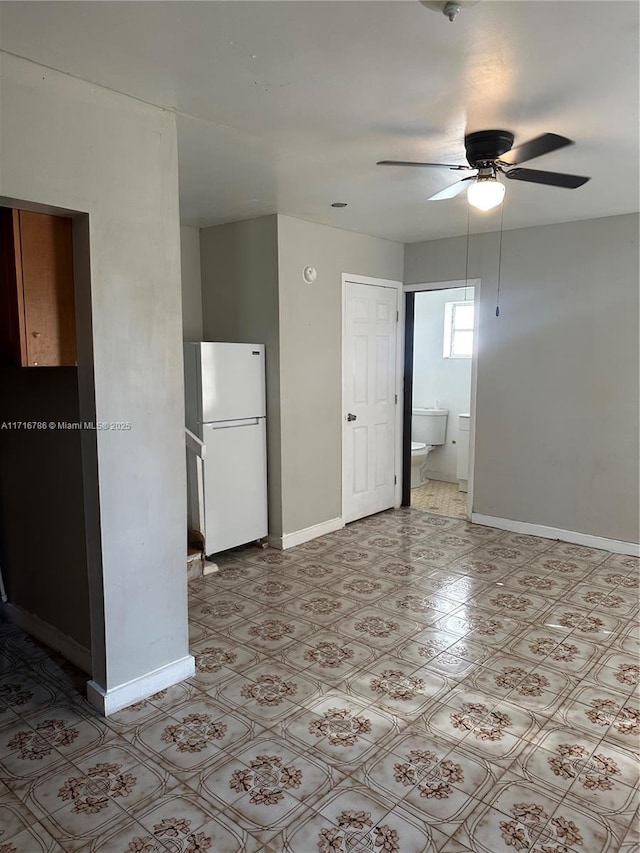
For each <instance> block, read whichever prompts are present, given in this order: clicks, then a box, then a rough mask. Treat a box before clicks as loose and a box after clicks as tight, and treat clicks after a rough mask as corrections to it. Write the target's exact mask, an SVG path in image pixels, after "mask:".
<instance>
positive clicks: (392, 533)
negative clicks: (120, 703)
mask: <svg viewBox="0 0 640 853" xmlns="http://www.w3.org/2000/svg"><path fill="white" fill-rule="evenodd" d="M190 593H191V599H190V628H191V642H192V649H193V652H194V654H195V656H196V661H197V674H196V676H195V677H194V678H193V679H192V680H191V681H189V682H186V683H183V684H180V685H177V686H175V687H173V688H171V689H169V690H163V691H161V692H160V693H157V694H156V695H155V696H152V697H151V699H149V700H147V701H144V702H139V703H137V704H136V705H133V706H131V707H130V708H128V709H126V710H124V711H121V712H120V713H118V714H116V715H115V716H113V717H111V718H109V719H108V720H103V719H101V718H99V717H98V716H97V715H96V714H95V713H94V712H93V711H92V710H91V708H90V707H89V706H88V705H87V704H86V703H85V702H84V700H82V699H81V698H80V697H79V696H78V694H77V692H76V685H77V673H76V672H75V671H74V670H73V669H72V668H71V667H69V666H68V665H63V664H61V663H60V661H59V660H56V659H55V658H53V657H52V656H51V654H50V653H48V652H47V651H46V650H43V649H42V648H40V647H39V646H38V645H37V644H35V643H33V642H32V641H31V640H29V639H28V638H27V637H25V635H24V634H22V633H21V632H20V631H18V630H16V629H14V628H12V627H8V626H4V627H3V629H2V631H1V633H0V643H1V654H2V657H1V659H0V660H1V666H2V681H1V682H0V685H1V686H0V767H1V770H2V776H1V778H2V780H3V781H2V783H0V851H2V853H38V851H50V853H54V851H60V850H64V851H70V853H79V851H102V853H107V852H108V853H112V851H113V853H166V851H171V853H206V851H208V853H235V851H249V853H254V851H255V853H258V851H263V853H365V851H366V852H367V853H421V851H429V853H434V852H435V851H439V853H465V851H467V853H468V851H472V853H517V852H518V851H528V853H614V851H615V853H638V850H639V849H640V848H639V844H640V839H639V835H638V830H637V812H636V810H637V806H638V772H637V771H638V764H637V759H638V752H639V743H638V733H639V731H640V712H639V710H638V701H637V697H634V691H635V688H636V687H637V685H638V680H639V675H640V666H639V664H638V642H639V640H638V637H639V635H638V626H637V615H638V560H637V559H634V558H629V557H624V556H618V555H612V554H609V553H607V552H604V551H596V550H593V549H590V548H582V547H577V546H573V545H568V544H564V543H559V542H551V541H549V540H546V539H538V538H536V537H532V536H518V535H514V534H509V533H504V532H501V531H497V530H493V529H489V528H484V527H479V526H476V525H470V524H467V523H466V522H461V521H459V520H455V519H448V518H443V517H442V516H436V515H430V514H428V513H424V512H419V511H415V510H400V511H391V512H387V513H383V514H381V515H378V516H374V517H372V518H369V519H365V520H363V521H361V522H358V523H355V524H352V525H349V527H348V528H346V529H345V530H343V531H340V532H338V533H334V534H330V535H328V536H325V537H323V538H322V539H317V540H314V541H312V542H309V543H307V544H305V545H302V546H300V547H298V548H294V549H292V550H290V551H285V552H279V551H273V550H266V551H258V550H247V551H244V552H235V553H233V554H231V555H228V556H227V557H226V558H224V559H221V560H220V571H219V573H218V574H215V575H211V576H210V577H208V578H205V579H202V580H198V581H194V582H192V583H191V584H190Z"/></svg>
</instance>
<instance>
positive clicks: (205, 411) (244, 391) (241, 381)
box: [200, 343, 266, 423]
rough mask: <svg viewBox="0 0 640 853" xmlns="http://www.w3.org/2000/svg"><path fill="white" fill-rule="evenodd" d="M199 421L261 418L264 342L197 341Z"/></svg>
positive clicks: (263, 402)
mask: <svg viewBox="0 0 640 853" xmlns="http://www.w3.org/2000/svg"><path fill="white" fill-rule="evenodd" d="M200 354H201V355H200V357H201V363H200V375H201V382H202V422H203V423H211V422H213V421H231V420H242V419H244V418H261V417H264V416H265V414H266V410H265V383H264V344H223V343H202V344H200Z"/></svg>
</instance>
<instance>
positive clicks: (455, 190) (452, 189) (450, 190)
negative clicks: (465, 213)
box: [427, 175, 476, 201]
mask: <svg viewBox="0 0 640 853" xmlns="http://www.w3.org/2000/svg"><path fill="white" fill-rule="evenodd" d="M475 177H476V176H475V175H469V177H468V178H462V179H461V180H459V181H456V182H455V184H450V185H449V186H448V187H445V188H444V189H443V190H440V192H439V193H436V194H435V195H432V196H429V198H428V199H427V201H442V200H443V199H445V198H453V197H454V196H456V195H460V193H461V192H462V191H463V190H466V189H467V184H466V181H473V180H475Z"/></svg>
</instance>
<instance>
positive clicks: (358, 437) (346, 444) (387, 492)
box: [342, 281, 398, 522]
mask: <svg viewBox="0 0 640 853" xmlns="http://www.w3.org/2000/svg"><path fill="white" fill-rule="evenodd" d="M397 312H398V290H397V289H396V288H392V287H382V286H378V285H371V284H358V283H355V282H351V281H347V282H345V342H344V377H343V498H342V513H343V516H344V520H345V522H349V521H355V520H356V519H357V518H363V517H364V516H366V515H372V514H373V513H374V512H380V511H381V510H383V509H389V507H392V506H394V502H395V475H396V472H395V460H396V411H397V398H396V393H397V392H396V357H397V355H396V350H397V336H398V321H397V317H398V314H397Z"/></svg>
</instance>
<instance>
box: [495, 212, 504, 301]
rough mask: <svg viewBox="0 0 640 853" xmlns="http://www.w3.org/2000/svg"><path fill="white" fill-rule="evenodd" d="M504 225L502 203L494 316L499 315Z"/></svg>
mask: <svg viewBox="0 0 640 853" xmlns="http://www.w3.org/2000/svg"><path fill="white" fill-rule="evenodd" d="M503 226H504V204H503V205H502V210H501V212H500V249H499V252H498V292H497V293H496V317H499V316H500V274H501V273H502V231H503Z"/></svg>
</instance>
